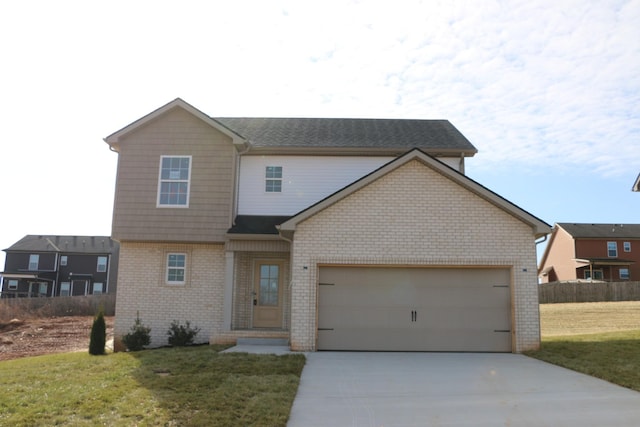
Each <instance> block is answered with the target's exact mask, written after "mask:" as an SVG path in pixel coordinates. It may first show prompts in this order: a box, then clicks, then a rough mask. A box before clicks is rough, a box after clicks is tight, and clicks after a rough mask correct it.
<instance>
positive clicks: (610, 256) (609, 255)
mask: <svg viewBox="0 0 640 427" xmlns="http://www.w3.org/2000/svg"><path fill="white" fill-rule="evenodd" d="M610 244H614V245H615V246H616V249H615V250H616V254H615V255H611V254H610V253H609V251H610V249H609V245H610ZM607 256H608V257H609V258H618V242H607Z"/></svg>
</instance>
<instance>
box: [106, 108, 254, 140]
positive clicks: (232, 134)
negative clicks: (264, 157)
mask: <svg viewBox="0 0 640 427" xmlns="http://www.w3.org/2000/svg"><path fill="white" fill-rule="evenodd" d="M175 108H182V109H183V110H185V111H187V112H189V113H191V114H193V115H194V116H195V117H197V118H199V119H200V120H202V121H203V122H205V123H207V124H208V125H210V126H211V127H213V128H215V129H217V130H218V131H220V132H222V133H223V134H225V135H226V136H228V137H229V138H231V140H232V142H233V145H234V146H236V147H237V149H243V148H245V146H246V145H247V141H246V139H245V138H243V137H242V136H241V135H238V134H237V133H235V132H234V131H232V130H231V129H229V128H228V127H226V126H225V125H223V124H222V123H220V122H218V121H217V120H215V119H213V118H211V117H209V116H208V115H206V114H204V113H203V112H202V111H200V110H198V109H197V108H195V107H194V106H192V105H191V104H189V103H187V102H185V101H184V100H182V99H181V98H176V99H174V100H173V101H171V102H169V103H167V104H165V105H163V106H162V107H160V108H158V109H156V110H154V111H152V112H151V113H149V114H147V115H146V116H143V117H141V118H139V119H138V120H136V121H134V122H133V123H131V124H129V125H127V126H125V127H123V128H122V129H120V130H118V131H116V132H114V133H112V134H111V135H109V136H107V137H106V138H104V142H106V143H107V144H109V147H111V148H112V149H113V150H114V151H119V149H120V142H121V140H122V138H123V137H125V136H126V135H128V134H130V133H131V132H134V131H135V130H136V129H138V128H140V127H141V126H144V125H145V124H147V123H149V122H151V121H153V120H155V119H157V118H158V117H160V116H162V115H163V114H165V113H167V112H168V111H171V110H173V109H175Z"/></svg>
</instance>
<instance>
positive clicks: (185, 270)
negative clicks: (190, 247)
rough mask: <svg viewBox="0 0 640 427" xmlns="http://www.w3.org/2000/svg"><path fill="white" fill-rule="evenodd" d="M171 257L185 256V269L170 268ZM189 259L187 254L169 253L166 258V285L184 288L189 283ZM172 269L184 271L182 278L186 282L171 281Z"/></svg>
mask: <svg viewBox="0 0 640 427" xmlns="http://www.w3.org/2000/svg"><path fill="white" fill-rule="evenodd" d="M171 255H183V256H184V267H170V266H169V257H170V256H171ZM188 259H189V255H188V254H187V253H186V252H167V255H166V257H165V270H164V282H165V284H167V285H170V286H184V285H185V284H186V283H187V263H188ZM170 269H174V270H178V269H182V270H183V274H182V277H183V278H184V280H182V281H176V280H169V270H170Z"/></svg>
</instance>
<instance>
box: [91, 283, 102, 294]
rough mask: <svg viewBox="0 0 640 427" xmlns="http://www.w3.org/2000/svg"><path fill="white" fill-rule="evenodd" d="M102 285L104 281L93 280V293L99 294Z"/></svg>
mask: <svg viewBox="0 0 640 427" xmlns="http://www.w3.org/2000/svg"><path fill="white" fill-rule="evenodd" d="M103 287H104V283H102V282H94V283H93V292H92V293H93V295H100V294H101V293H102V288H103Z"/></svg>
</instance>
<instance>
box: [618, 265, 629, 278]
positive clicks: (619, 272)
mask: <svg viewBox="0 0 640 427" xmlns="http://www.w3.org/2000/svg"><path fill="white" fill-rule="evenodd" d="M623 270H625V271H626V272H627V274H626V276H625V277H623V276H622V271H623ZM618 275H619V276H620V280H629V279H630V278H631V272H630V271H629V269H628V268H621V269H619V270H618Z"/></svg>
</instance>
